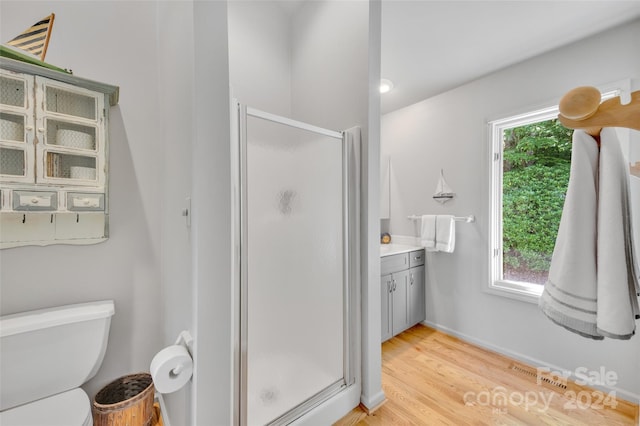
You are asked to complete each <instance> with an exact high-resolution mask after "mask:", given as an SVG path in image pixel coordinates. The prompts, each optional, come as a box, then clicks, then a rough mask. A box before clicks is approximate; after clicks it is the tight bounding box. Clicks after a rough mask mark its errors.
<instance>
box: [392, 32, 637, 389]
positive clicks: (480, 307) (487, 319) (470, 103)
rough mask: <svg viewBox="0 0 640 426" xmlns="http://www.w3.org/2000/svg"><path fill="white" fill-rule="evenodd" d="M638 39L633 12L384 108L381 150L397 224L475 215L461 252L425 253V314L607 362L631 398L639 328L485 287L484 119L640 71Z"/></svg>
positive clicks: (582, 361) (582, 360) (547, 352)
mask: <svg viewBox="0 0 640 426" xmlns="http://www.w3.org/2000/svg"><path fill="white" fill-rule="evenodd" d="M638 40H640V21H638V20H636V21H634V22H632V23H629V24H627V25H624V26H621V27H618V28H616V29H613V30H610V31H607V32H604V33H602V34H599V35H597V36H594V37H592V38H589V39H585V40H583V41H580V42H577V43H574V44H571V45H569V46H566V47H564V48H561V49H558V50H555V51H552V52H549V53H547V54H544V55H541V56H538V57H536V58H533V59H531V60H528V61H525V62H522V63H520V64H518V65H515V66H512V67H509V68H507V69H504V70H502V71H499V72H496V73H494V74H491V75H489V76H486V77H484V78H481V79H479V80H476V81H474V82H471V83H469V84H466V85H464V86H461V87H459V88H456V89H454V90H451V91H449V92H446V93H443V94H441V95H439V96H435V97H433V98H430V99H427V100H424V101H422V102H419V103H417V104H414V105H411V106H409V107H406V108H403V109H400V110H397V111H394V112H391V113H389V114H386V115H385V116H383V118H382V124H381V126H382V130H381V131H382V136H381V141H382V142H381V143H382V155H383V156H385V155H390V156H391V161H392V181H391V185H392V188H391V223H390V228H391V232H392V234H398V235H407V236H417V235H418V233H417V232H418V229H417V228H416V225H415V224H414V223H412V222H411V221H409V220H407V219H406V217H407V216H408V215H411V214H428V213H431V214H455V215H469V214H473V215H475V216H476V218H477V222H476V223H473V224H462V223H461V224H458V226H457V227H456V233H457V235H456V239H457V241H456V250H455V253H453V254H451V255H448V254H439V253H436V254H430V255H429V256H428V257H429V259H428V260H429V262H428V265H427V269H428V277H427V289H428V290H427V301H426V303H427V322H428V323H429V324H432V325H435V326H438V327H441V328H443V329H445V330H448V331H450V332H453V333H455V334H458V335H460V336H463V337H465V338H467V339H470V340H472V341H475V342H477V343H479V344H481V345H484V346H487V347H489V348H492V349H495V350H498V351H500V352H503V353H506V354H508V355H512V356H515V357H516V358H520V359H524V360H525V361H527V362H530V363H533V364H536V365H542V366H550V367H554V366H557V367H561V368H563V369H566V370H570V371H575V369H576V368H577V367H586V368H588V369H589V370H593V371H597V370H598V369H599V368H600V366H605V367H606V368H607V369H608V370H614V371H616V372H617V373H618V376H619V378H620V379H619V381H618V383H617V386H618V388H619V390H620V392H619V395H620V396H626V397H627V398H631V399H633V398H638V395H640V338H638V337H637V336H636V337H634V338H633V339H631V340H630V341H615V340H610V339H606V340H605V341H603V342H594V341H590V340H588V339H584V338H582V337H579V336H577V335H575V334H573V333H570V332H568V331H565V330H564V329H563V328H560V327H558V326H556V325H554V324H553V323H551V321H549V320H548V319H546V317H544V315H542V314H541V312H540V311H539V309H538V307H537V306H536V305H534V304H531V303H527V302H521V301H517V300H512V299H508V298H504V297H501V296H495V295H491V294H488V293H486V292H484V291H483V289H484V288H485V287H486V286H487V282H488V268H489V261H488V259H489V254H488V250H489V232H490V227H489V215H490V205H489V200H490V183H489V182H490V160H489V156H490V144H489V141H488V140H487V126H486V123H487V120H491V119H496V118H500V117H506V116H509V115H515V114H517V113H522V112H526V111H527V110H532V109H536V107H539V106H541V105H547V104H548V103H549V102H558V101H559V99H560V97H561V96H562V95H563V94H564V93H566V92H567V91H568V90H570V89H572V88H574V87H577V86H581V85H600V84H606V83H610V82H614V81H618V80H621V79H624V78H627V79H628V78H636V79H637V78H640V56H639V55H638V50H637V49H638V47H637V42H638ZM635 90H638V87H637V86H636V87H635ZM636 133H637V132H636ZM631 143H634V142H633V141H632V142H631ZM635 143H640V141H638V140H637V139H636V141H635ZM441 168H443V169H444V173H445V177H446V179H447V181H448V183H449V184H450V186H451V187H452V188H453V190H454V191H455V192H457V198H456V199H454V200H453V201H450V202H448V203H446V204H444V205H440V204H438V203H436V202H435V201H433V200H432V199H431V195H432V194H433V192H434V190H435V186H436V182H437V179H438V175H439V172H440V169H441Z"/></svg>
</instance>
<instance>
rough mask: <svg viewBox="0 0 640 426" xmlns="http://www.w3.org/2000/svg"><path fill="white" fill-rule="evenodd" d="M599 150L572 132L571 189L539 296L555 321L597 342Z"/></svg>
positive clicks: (582, 134)
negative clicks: (547, 272)
mask: <svg viewBox="0 0 640 426" xmlns="http://www.w3.org/2000/svg"><path fill="white" fill-rule="evenodd" d="M597 195H598V145H597V143H596V141H595V140H594V139H593V138H592V137H591V136H589V135H588V134H586V133H585V132H584V131H582V130H576V131H574V132H573V148H572V154H571V172H570V175H569V186H568V188H567V195H566V198H565V202H564V208H563V210H562V217H561V219H560V227H559V228H558V236H557V238H556V245H555V248H554V250H553V257H552V260H551V267H550V268H549V280H548V281H547V283H546V284H545V286H544V291H543V293H542V296H541V297H540V301H539V304H540V308H541V309H542V312H544V314H545V315H546V316H547V317H549V319H551V320H552V321H553V322H555V323H557V324H559V325H561V326H563V327H565V328H567V329H569V330H571V331H573V332H575V333H578V334H580V335H583V336H586V337H591V338H593V339H598V340H599V339H602V338H603V337H602V336H601V335H600V334H599V333H598V330H597V316H596V315H597V303H596V301H597V272H596V238H597V225H596V215H597V201H598V197H597Z"/></svg>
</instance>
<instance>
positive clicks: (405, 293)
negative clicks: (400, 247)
mask: <svg viewBox="0 0 640 426" xmlns="http://www.w3.org/2000/svg"><path fill="white" fill-rule="evenodd" d="M381 272H382V277H381V279H380V298H381V302H382V306H381V315H380V316H381V320H382V323H381V326H382V332H381V341H383V342H384V341H386V340H388V339H390V338H391V337H393V336H395V335H396V334H399V333H401V332H403V331H404V330H406V329H408V328H410V327H412V326H414V325H416V324H417V323H419V322H421V321H424V319H425V279H424V278H425V275H424V274H425V271H424V250H416V251H412V252H409V253H401V254H395V255H389V256H385V257H383V258H382V259H381Z"/></svg>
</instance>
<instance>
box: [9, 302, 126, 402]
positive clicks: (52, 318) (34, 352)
mask: <svg viewBox="0 0 640 426" xmlns="http://www.w3.org/2000/svg"><path fill="white" fill-rule="evenodd" d="M113 313H114V304H113V301H112V300H106V301H100V302H90V303H80V304H75V305H67V306H60V307H55V308H49V309H40V310H37V311H30V312H22V313H18V314H12V315H5V316H2V317H0V411H4V410H6V409H9V408H12V407H15V406H18V405H22V404H25V403H28V402H31V401H35V400H37V399H40V398H44V397H47V396H50V395H54V394H57V393H60V392H64V391H66V390H70V389H74V388H77V387H80V385H82V384H83V383H85V382H86V381H88V380H89V379H90V378H92V377H93V376H95V374H96V373H97V372H98V369H99V368H100V364H102V360H103V358H104V353H105V351H106V349H107V339H108V337H109V325H110V323H111V317H112V316H113Z"/></svg>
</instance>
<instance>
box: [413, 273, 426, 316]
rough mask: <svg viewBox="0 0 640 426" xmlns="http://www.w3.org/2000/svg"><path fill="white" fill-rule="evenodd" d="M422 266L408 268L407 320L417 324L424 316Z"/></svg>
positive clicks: (424, 301)
mask: <svg viewBox="0 0 640 426" xmlns="http://www.w3.org/2000/svg"><path fill="white" fill-rule="evenodd" d="M425 303H426V300H425V282H424V266H418V267H415V268H411V269H409V320H410V321H409V322H410V323H411V324H412V325H413V324H417V323H419V322H422V321H424V320H425V318H426V312H425Z"/></svg>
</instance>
